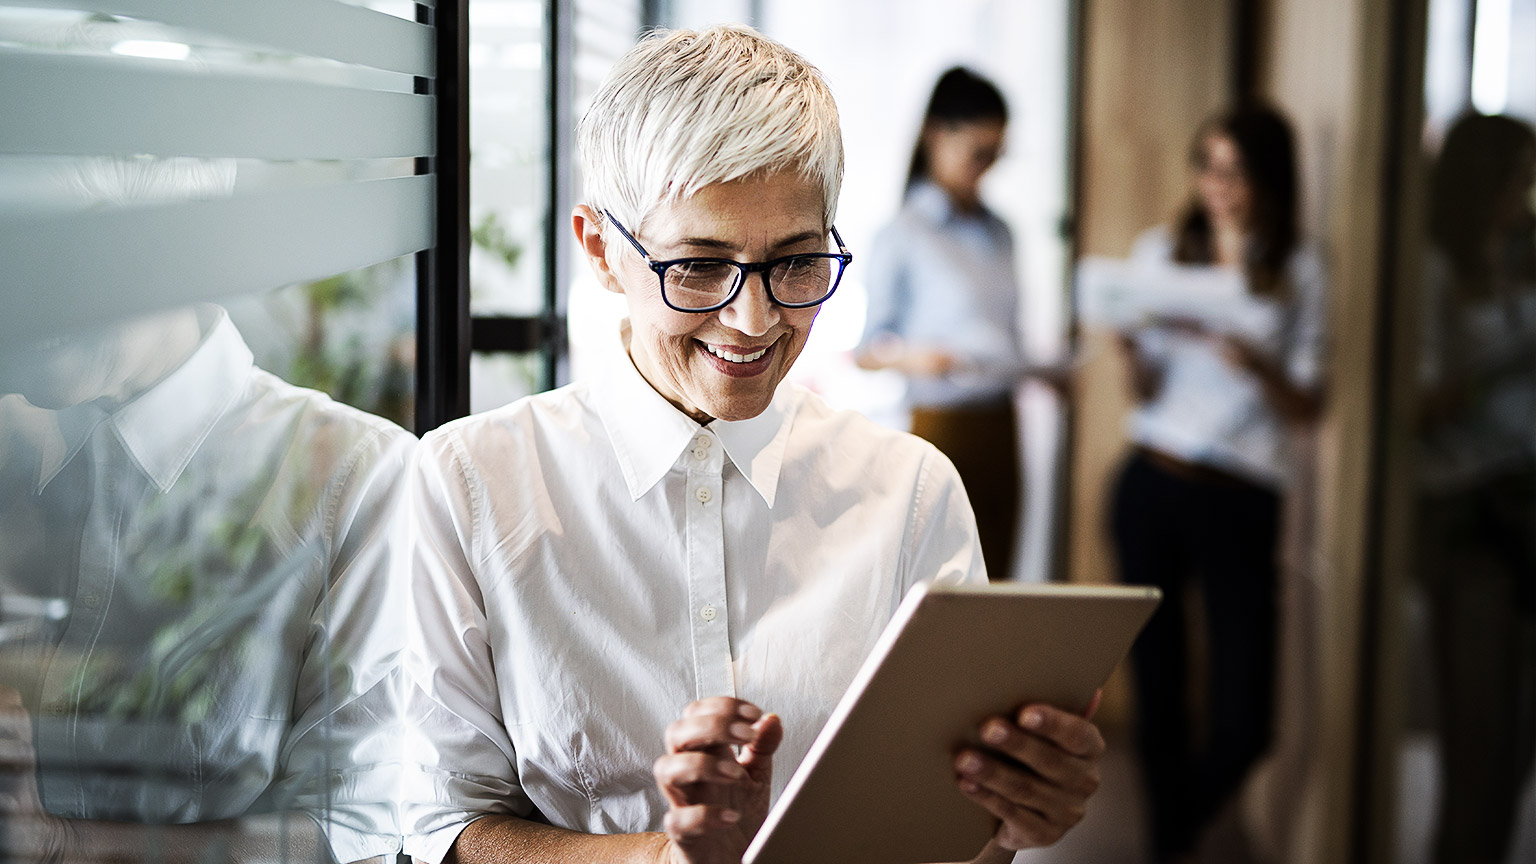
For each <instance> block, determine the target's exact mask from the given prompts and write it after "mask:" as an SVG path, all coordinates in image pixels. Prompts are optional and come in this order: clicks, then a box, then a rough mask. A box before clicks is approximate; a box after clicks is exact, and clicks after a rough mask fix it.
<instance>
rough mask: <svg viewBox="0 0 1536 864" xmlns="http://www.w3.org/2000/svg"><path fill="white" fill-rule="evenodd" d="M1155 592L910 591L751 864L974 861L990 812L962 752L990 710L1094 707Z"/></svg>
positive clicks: (771, 819) (1003, 586)
mask: <svg viewBox="0 0 1536 864" xmlns="http://www.w3.org/2000/svg"><path fill="white" fill-rule="evenodd" d="M1159 599H1160V594H1159V592H1158V591H1157V589H1155V588H1129V587H1108V586H1078V585H1037V584H1024V583H999V584H993V585H974V586H949V587H945V586H931V585H926V584H925V585H918V586H917V587H915V588H913V589H912V590H911V592H909V593H908V594H907V597H906V599H905V600H903V601H902V604H901V608H900V609H898V610H897V612H896V615H895V617H893V618H892V619H891V622H890V624H888V625H886V628H885V631H884V632H883V633H882V634H881V636H880V640H879V642H878V643H876V645H875V648H874V650H873V651H872V652H870V655H869V658H868V659H867V660H865V661H864V665H863V667H862V668H860V670H859V673H858V674H857V675H856V676H855V677H854V679H853V683H852V684H851V685H849V687H848V692H847V693H845V694H844V695H843V699H842V701H841V702H839V703H838V705H837V708H836V710H834V711H833V713H832V717H831V719H829V720H828V721H827V725H826V727H825V728H823V729H822V731H821V734H820V735H819V736H817V738H816V741H815V743H813V744H812V745H811V749H810V752H809V753H808V754H807V755H806V758H805V761H804V762H803V763H801V765H800V768H799V770H798V771H796V772H795V774H794V776H793V777H791V778H790V781H789V785H788V786H787V787H786V788H785V790H784V794H783V795H782V796H781V797H780V799H779V801H778V802H777V803H776V804H775V805H774V807H773V810H772V811H771V812H770V813H769V814H768V819H767V821H766V822H764V823H763V827H762V830H760V831H759V832H758V834H757V837H756V838H755V839H754V840H753V842H752V845H751V847H750V848H749V849H748V850H747V854H746V857H745V859H744V860H745V862H746V864H866V862H867V864H926V862H947V861H968V860H970V859H971V857H972V856H974V855H975V854H976V853H977V852H979V851H980V850H981V848H982V847H983V846H984V845H985V844H986V842H987V839H988V838H989V837H990V836H991V833H992V831H993V830H994V828H995V826H996V820H995V819H994V818H993V817H992V816H991V815H990V814H989V813H987V812H986V811H985V810H983V809H982V808H981V807H979V806H977V805H976V804H974V803H972V802H971V800H970V799H968V798H966V797H965V796H964V795H962V794H961V792H960V790H959V789H958V788H957V787H956V785H955V771H954V754H955V752H956V750H957V749H958V748H959V747H960V746H961V745H963V744H966V743H977V739H976V733H977V727H978V726H979V725H980V723H981V721H982V720H983V719H984V718H986V717H988V716H990V715H993V714H1002V715H1005V716H1006V715H1008V714H1010V713H1011V712H1014V711H1016V710H1017V709H1018V708H1020V707H1021V706H1023V705H1024V704H1027V703H1045V704H1050V705H1056V706H1058V707H1061V708H1065V709H1067V710H1069V711H1074V712H1082V711H1085V710H1087V707H1088V704H1089V702H1090V701H1091V700H1092V698H1093V693H1094V691H1095V690H1097V689H1098V688H1099V687H1101V686H1103V684H1104V682H1105V681H1106V680H1108V678H1109V675H1110V673H1111V672H1113V671H1114V668H1115V666H1116V664H1118V663H1119V662H1120V660H1121V659H1122V658H1123V657H1124V656H1125V655H1126V652H1127V651H1129V650H1130V647H1131V642H1132V641H1133V640H1134V639H1135V638H1136V634H1137V633H1139V632H1140V631H1141V628H1142V626H1143V625H1144V624H1145V623H1146V621H1147V619H1148V618H1149V617H1150V616H1151V614H1152V611H1153V610H1154V609H1155V608H1156V607H1157V604H1158V601H1159Z"/></svg>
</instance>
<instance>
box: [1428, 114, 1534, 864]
mask: <svg viewBox="0 0 1536 864" xmlns="http://www.w3.org/2000/svg"><path fill="white" fill-rule="evenodd" d="M1533 183H1536V132H1533V130H1532V129H1531V127H1530V126H1527V125H1526V124H1524V123H1522V122H1520V121H1518V120H1514V119H1511V118H1509V117H1501V116H1492V117H1490V116H1484V115H1481V114H1470V115H1467V116H1466V117H1463V118H1462V119H1461V120H1459V121H1457V123H1456V124H1455V125H1454V126H1452V127H1451V130H1450V131H1449V132H1448V133H1447V134H1446V138H1445V143H1444V145H1443V146H1442V147H1441V150H1440V157H1439V160H1438V161H1437V162H1436V164H1435V169H1434V175H1433V182H1432V185H1431V199H1430V224H1429V238H1430V242H1431V244H1432V248H1431V250H1430V253H1429V255H1428V256H1427V259H1426V261H1425V279H1424V283H1423V287H1424V295H1423V298H1424V299H1423V304H1422V310H1421V311H1422V315H1423V321H1424V324H1425V326H1424V330H1423V335H1422V338H1421V340H1420V383H1421V385H1422V387H1423V390H1422V391H1421V406H1420V407H1421V417H1422V427H1421V430H1420V437H1419V444H1420V451H1419V457H1420V473H1419V507H1418V514H1417V515H1418V524H1417V526H1416V530H1415V535H1416V537H1417V538H1418V541H1419V543H1420V546H1419V550H1418V553H1419V554H1418V555H1416V556H1415V560H1416V561H1417V562H1418V563H1419V566H1420V568H1421V575H1422V578H1423V581H1424V585H1425V588H1426V589H1427V593H1428V596H1429V599H1430V601H1431V602H1430V604H1429V605H1430V608H1431V609H1432V617H1433V619H1434V627H1435V629H1434V634H1435V639H1434V642H1435V660H1436V667H1437V668H1436V673H1437V674H1436V679H1435V680H1436V686H1437V690H1438V706H1439V723H1440V744H1441V754H1442V757H1441V770H1442V778H1443V781H1442V782H1443V783H1444V786H1443V788H1444V790H1445V791H1444V794H1443V795H1442V796H1441V799H1440V800H1441V809H1440V824H1439V834H1438V845H1437V847H1436V850H1435V855H1436V857H1435V859H1434V860H1436V861H1438V862H1443V864H1450V862H1458V864H1461V862H1465V864H1483V862H1498V861H1503V860H1505V855H1506V853H1507V850H1508V847H1509V844H1510V839H1511V837H1510V835H1511V833H1512V829H1513V826H1514V821H1515V816H1516V813H1517V809H1516V808H1517V807H1518V805H1519V801H1520V793H1521V787H1522V785H1523V781H1524V779H1525V777H1526V775H1527V774H1528V773H1529V771H1530V768H1531V761H1532V754H1533V752H1536V723H1533V716H1532V707H1533V705H1536V530H1533V526H1536V449H1533V448H1536V214H1533V213H1532V210H1531V187H1532V185H1533Z"/></svg>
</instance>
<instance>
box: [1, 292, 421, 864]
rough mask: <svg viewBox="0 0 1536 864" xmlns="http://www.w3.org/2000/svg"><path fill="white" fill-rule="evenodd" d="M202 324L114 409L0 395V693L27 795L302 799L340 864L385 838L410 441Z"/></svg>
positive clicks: (103, 815)
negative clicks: (402, 488) (32, 773)
mask: <svg viewBox="0 0 1536 864" xmlns="http://www.w3.org/2000/svg"><path fill="white" fill-rule="evenodd" d="M200 323H201V325H202V327H203V332H204V336H203V340H202V342H201V344H200V345H199V346H198V347H197V349H196V351H195V352H194V353H193V354H192V355H191V356H190V357H189V358H188V359H187V360H186V361H185V362H183V363H182V364H180V365H179V366H178V367H177V368H176V369H175V370H174V371H172V372H171V373H170V374H169V375H167V376H166V377H165V378H164V379H163V380H161V381H160V382H159V383H157V384H155V385H154V386H153V387H151V388H149V389H148V390H146V391H145V392H143V393H142V394H139V395H138V396H136V397H134V398H132V400H131V401H128V402H127V403H126V404H123V405H120V406H109V407H107V408H103V407H101V406H100V405H99V404H98V403H96V402H88V403H84V404H80V405H76V406H73V407H69V408H64V409H62V410H47V409H44V408H41V407H38V406H35V405H32V404H31V403H29V402H28V401H27V400H26V399H24V398H22V397H21V396H19V395H15V394H12V395H7V396H0V609H3V610H4V612H5V617H4V623H3V627H4V631H3V633H4V638H0V683H4V684H5V685H7V686H9V687H12V688H15V689H16V690H18V691H19V692H20V693H21V695H22V699H23V703H24V705H25V706H26V708H27V710H28V713H30V714H31V715H32V717H33V719H34V721H35V723H36V736H35V745H36V749H37V760H38V781H39V789H40V795H41V797H42V803H43V805H44V806H45V807H46V808H47V810H48V811H50V812H51V813H54V814H56V815H59V816H64V817H71V818H84V819H112V820H121V821H128V822H154V823H160V822H170V823H184V822H200V821H209V820H219V819H229V818H234V817H239V816H242V815H246V814H253V813H268V812H275V811H285V810H305V811H307V812H309V813H311V814H313V815H314V816H315V817H316V819H317V820H318V821H319V822H320V823H321V824H322V825H323V827H324V828H325V830H326V832H327V834H328V835H329V836H330V840H331V845H332V849H333V851H334V853H335V854H336V857H337V858H338V859H339V860H341V861H354V860H358V859H361V858H366V857H371V856H374V855H379V854H383V853H388V852H392V851H395V850H396V849H398V848H399V829H398V827H397V826H396V823H395V812H396V811H395V802H394V799H395V796H396V789H397V786H398V783H399V776H400V775H399V763H398V758H399V757H398V749H399V748H398V744H397V742H398V741H399V736H398V733H399V728H398V707H397V703H398V686H397V685H398V680H399V667H398V653H399V652H398V647H399V641H400V640H399V633H400V619H401V617H402V616H403V614H404V608H403V607H404V604H403V602H398V601H397V599H396V597H395V596H394V592H395V587H393V585H392V580H391V579H390V570H389V567H390V562H391V558H390V551H389V550H390V538H391V536H392V535H393V534H394V533H396V532H393V531H391V530H390V526H389V524H388V521H389V519H390V518H392V508H393V502H394V501H395V500H397V490H398V488H399V484H398V483H397V482H396V481H397V480H398V478H399V477H400V476H401V473H402V471H403V469H404V468H405V465H406V462H407V455H408V453H409V450H410V448H411V446H412V445H413V444H414V442H415V439H414V438H413V437H411V435H410V434H409V433H407V432H405V431H404V430H402V429H400V428H399V427H397V426H395V425H393V424H391V423H388V422H385V421H383V420H380V419H378V418H376V417H372V416H370V415H368V414H365V413H363V412H362V411H358V410H355V409H352V408H349V407H347V406H344V405H340V404H337V403H335V402H332V401H331V400H330V399H329V398H327V397H326V396H325V395H324V394H321V393H318V392H316V391H313V390H306V389H302V388H299V387H294V386H292V385H290V384H287V383H286V382H284V381H282V380H280V379H278V378H276V377H274V376H272V375H269V374H267V373H266V372H263V371H261V370H260V369H258V368H256V367H255V366H253V365H252V358H251V352H250V350H249V349H248V348H247V347H246V345H245V343H244V342H243V341H242V340H241V338H240V334H239V333H238V332H237V331H236V329H235V327H234V325H233V324H231V323H230V321H229V319H228V318H227V317H226V316H225V314H224V312H223V311H222V310H220V309H217V308H216V307H203V308H202V309H201V310H200ZM98 354H99V356H100V357H102V358H103V360H102V362H103V363H105V362H108V361H109V359H110V358H111V356H112V353H111V352H110V351H108V350H106V347H102V348H101V349H100V350H99V351H98ZM102 371H105V370H96V369H92V370H88V371H82V373H81V374H82V375H92V374H99V373H100V372H102Z"/></svg>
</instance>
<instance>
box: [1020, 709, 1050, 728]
mask: <svg viewBox="0 0 1536 864" xmlns="http://www.w3.org/2000/svg"><path fill="white" fill-rule="evenodd" d="M1044 725H1045V715H1043V714H1041V713H1040V712H1039V711H1026V712H1024V728H1026V729H1039V728H1040V727H1041V726H1044Z"/></svg>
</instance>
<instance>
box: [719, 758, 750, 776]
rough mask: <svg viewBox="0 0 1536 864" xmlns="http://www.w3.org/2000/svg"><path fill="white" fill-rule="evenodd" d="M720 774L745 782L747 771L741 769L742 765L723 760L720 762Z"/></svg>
mask: <svg viewBox="0 0 1536 864" xmlns="http://www.w3.org/2000/svg"><path fill="white" fill-rule="evenodd" d="M720 773H721V774H724V775H725V776H727V777H730V778H733V779H736V780H743V779H746V776H747V769H745V768H743V767H741V765H740V764H739V763H737V762H732V761H731V760H729V759H722V760H720Z"/></svg>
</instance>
